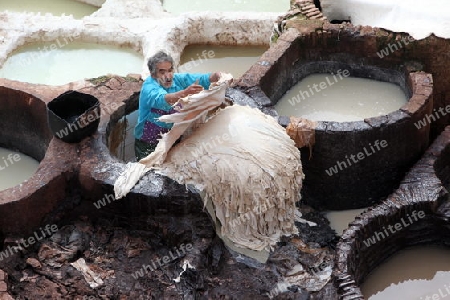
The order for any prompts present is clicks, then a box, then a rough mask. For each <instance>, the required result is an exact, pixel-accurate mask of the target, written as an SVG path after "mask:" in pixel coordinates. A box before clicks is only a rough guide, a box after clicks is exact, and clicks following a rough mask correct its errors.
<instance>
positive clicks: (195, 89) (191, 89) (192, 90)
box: [164, 83, 203, 105]
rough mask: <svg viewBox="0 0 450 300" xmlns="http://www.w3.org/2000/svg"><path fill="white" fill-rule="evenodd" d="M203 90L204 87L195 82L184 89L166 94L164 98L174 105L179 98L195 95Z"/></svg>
mask: <svg viewBox="0 0 450 300" xmlns="http://www.w3.org/2000/svg"><path fill="white" fill-rule="evenodd" d="M201 91H203V87H202V86H201V85H199V84H197V83H193V84H191V85H190V86H188V87H187V88H185V89H184V90H181V91H178V92H175V93H170V94H166V95H165V96H164V99H165V100H166V101H167V103H169V104H170V105H174V104H175V103H176V102H177V101H178V100H179V99H181V98H184V97H186V96H187V95H193V94H198V93H200V92H201Z"/></svg>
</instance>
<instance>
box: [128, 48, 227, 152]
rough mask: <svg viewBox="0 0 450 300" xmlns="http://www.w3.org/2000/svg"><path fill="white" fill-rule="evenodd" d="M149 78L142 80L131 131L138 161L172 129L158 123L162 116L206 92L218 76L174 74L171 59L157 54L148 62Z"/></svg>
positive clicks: (209, 74) (215, 74)
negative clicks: (174, 105)
mask: <svg viewBox="0 0 450 300" xmlns="http://www.w3.org/2000/svg"><path fill="white" fill-rule="evenodd" d="M147 65H148V69H149V71H150V76H149V77H148V78H147V79H146V80H145V81H144V83H143V85H142V88H141V93H140V96H139V111H138V113H139V117H138V121H137V124H136V127H135V129H134V136H135V139H136V140H135V154H136V159H137V160H138V161H139V160H141V159H142V158H144V157H146V156H147V155H149V154H150V153H151V152H153V151H154V150H155V148H156V145H157V144H158V139H160V138H161V135H162V134H163V133H166V132H168V131H169V130H170V128H172V125H173V124H172V123H164V122H159V121H158V118H159V117H160V116H162V115H167V114H172V113H174V112H175V110H174V109H173V108H172V105H173V104H175V103H176V102H177V101H178V100H179V99H180V98H183V97H186V96H188V95H192V94H197V93H199V92H201V91H202V90H203V89H208V88H209V85H210V84H211V82H216V81H218V80H219V77H220V73H218V72H215V73H206V74H189V73H174V70H173V59H172V57H171V56H170V55H168V54H166V53H165V52H162V51H160V52H158V53H156V54H155V55H154V56H152V57H150V59H149V60H148V63H147Z"/></svg>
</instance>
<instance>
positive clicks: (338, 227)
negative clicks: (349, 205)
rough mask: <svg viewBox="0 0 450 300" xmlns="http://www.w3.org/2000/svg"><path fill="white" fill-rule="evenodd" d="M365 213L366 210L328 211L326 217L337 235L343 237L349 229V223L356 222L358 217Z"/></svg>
mask: <svg viewBox="0 0 450 300" xmlns="http://www.w3.org/2000/svg"><path fill="white" fill-rule="evenodd" d="M363 211H364V208H360V209H350V210H336V211H328V212H326V213H325V217H326V218H327V219H328V221H330V227H331V228H332V229H334V231H336V234H337V235H342V233H343V232H344V230H345V229H347V227H348V223H350V222H352V221H353V220H355V218H356V216H358V215H359V214H360V213H362V212H363Z"/></svg>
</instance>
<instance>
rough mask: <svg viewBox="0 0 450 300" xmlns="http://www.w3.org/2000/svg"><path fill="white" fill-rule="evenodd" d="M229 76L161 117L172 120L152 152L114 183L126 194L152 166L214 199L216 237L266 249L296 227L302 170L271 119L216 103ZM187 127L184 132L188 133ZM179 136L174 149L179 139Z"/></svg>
mask: <svg viewBox="0 0 450 300" xmlns="http://www.w3.org/2000/svg"><path fill="white" fill-rule="evenodd" d="M229 79H230V78H229V77H227V76H226V75H223V76H222V77H221V80H220V81H219V82H218V83H217V84H216V85H212V86H211V88H210V89H209V90H207V91H204V92H202V93H200V94H197V95H192V96H188V97H186V98H184V99H181V100H180V101H179V103H178V104H176V105H175V107H180V106H181V109H178V110H179V112H178V113H175V114H172V115H166V116H163V117H162V118H160V120H162V121H164V122H171V123H174V126H173V128H172V130H171V131H169V132H168V133H167V134H165V135H164V136H163V138H162V139H161V140H160V142H159V144H158V147H157V149H156V150H155V152H154V153H152V154H150V155H149V156H147V157H146V158H144V159H142V160H141V161H140V162H139V163H134V164H129V165H128V169H127V171H126V172H125V173H124V174H122V175H121V176H120V177H119V178H118V179H117V181H116V184H115V187H114V188H115V192H116V198H120V197H122V196H124V195H125V194H126V193H128V192H129V190H130V189H131V188H132V187H133V185H134V184H135V183H136V182H137V180H138V179H139V178H140V176H142V174H144V173H145V172H146V171H148V170H149V169H150V168H152V169H155V170H156V172H158V173H160V174H163V175H165V176H168V177H170V178H172V179H174V180H176V181H177V182H179V183H181V184H186V185H193V186H195V188H196V189H198V190H200V191H202V195H203V200H204V202H205V206H206V205H207V202H208V201H211V203H212V205H213V207H214V210H215V216H213V219H216V218H217V219H218V220H219V221H220V230H221V234H222V236H224V237H227V238H229V239H230V240H231V241H232V242H233V243H234V244H235V245H236V246H238V247H242V248H248V249H251V250H258V251H260V250H264V249H265V250H269V249H271V248H272V246H274V245H275V244H276V242H278V241H279V238H280V237H281V236H282V235H288V236H289V235H291V234H296V233H298V231H297V228H296V227H295V225H294V220H295V218H296V214H297V216H298V211H297V210H296V207H295V202H296V201H299V200H300V190H301V187H302V180H303V177H304V175H303V172H302V165H301V161H300V153H299V151H298V149H297V147H296V146H295V143H294V141H293V140H292V139H291V138H290V137H289V136H288V135H287V134H286V132H285V130H284V128H283V127H281V126H280V125H279V124H278V123H277V122H276V121H275V119H274V118H273V117H270V116H267V115H265V114H263V113H262V112H260V111H259V110H257V109H253V108H250V107H247V106H238V105H234V106H229V107H226V108H223V109H219V110H217V111H215V112H214V113H213V114H212V115H210V116H208V117H207V113H208V111H211V110H213V109H214V108H216V107H218V106H219V105H221V104H222V103H223V102H224V100H225V90H226V88H227V86H228V81H229ZM188 131H189V133H188ZM183 133H184V135H183V140H182V141H181V142H180V143H178V144H176V145H175V146H173V147H172V145H173V143H174V142H175V141H176V140H177V139H178V137H179V136H180V135H181V134H183Z"/></svg>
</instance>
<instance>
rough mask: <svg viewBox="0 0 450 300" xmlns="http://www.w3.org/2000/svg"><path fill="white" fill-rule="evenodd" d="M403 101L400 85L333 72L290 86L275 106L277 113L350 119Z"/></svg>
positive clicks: (374, 113)
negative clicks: (333, 73)
mask: <svg viewBox="0 0 450 300" xmlns="http://www.w3.org/2000/svg"><path fill="white" fill-rule="evenodd" d="M314 85H316V86H315V87H314ZM407 101H408V99H407V97H406V95H405V93H404V92H403V91H402V89H401V88H400V87H399V86H397V85H395V84H393V83H388V82H381V81H376V80H371V79H366V78H355V77H345V76H341V77H340V76H338V75H337V74H335V75H332V74H313V75H310V76H307V77H305V78H304V79H302V80H301V81H300V82H299V83H297V84H296V85H295V86H294V87H292V89H290V90H289V91H288V92H287V93H286V94H285V95H284V96H283V97H282V98H281V99H280V100H279V101H278V103H277V104H276V105H275V109H276V111H277V112H278V114H279V115H281V116H296V117H303V118H306V119H309V120H313V121H336V122H352V121H360V120H364V119H365V118H371V117H376V116H382V115H387V114H389V113H391V112H393V111H396V110H398V109H399V108H400V107H402V106H403V105H404V104H406V102H407Z"/></svg>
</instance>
